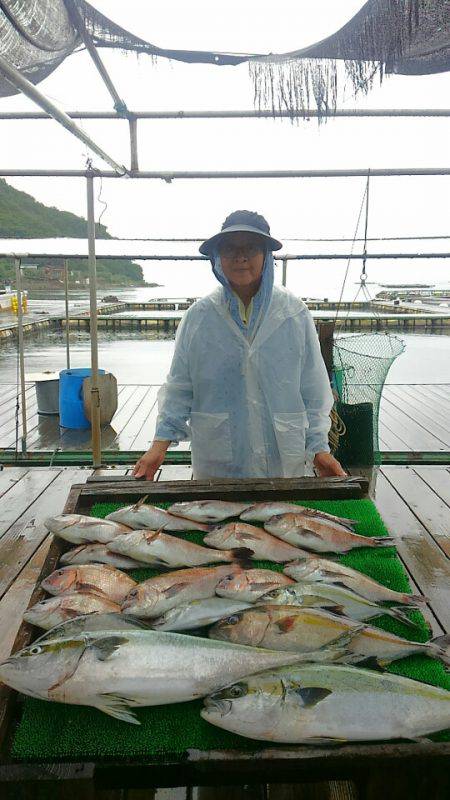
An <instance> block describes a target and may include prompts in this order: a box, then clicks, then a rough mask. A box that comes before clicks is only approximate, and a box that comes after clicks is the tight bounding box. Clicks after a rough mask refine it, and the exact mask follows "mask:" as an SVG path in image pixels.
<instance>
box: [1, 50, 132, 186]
mask: <svg viewBox="0 0 450 800" xmlns="http://www.w3.org/2000/svg"><path fill="white" fill-rule="evenodd" d="M0 73H3V75H4V76H5V77H6V79H7V80H8V81H9V83H11V84H12V85H13V86H14V87H15V88H16V89H18V90H19V91H20V92H22V94H24V95H26V96H27V97H29V98H30V100H32V101H33V102H34V103H36V104H37V105H38V106H40V107H41V108H42V109H43V110H44V111H46V112H47V113H48V114H50V116H51V117H53V119H55V120H56V121H57V122H59V123H60V125H62V126H63V127H64V128H66V130H68V131H69V132H70V133H72V134H73V135H74V136H76V137H77V139H80V140H81V141H82V142H84V144H86V145H87V146H88V147H90V149H91V150H92V151H93V152H94V153H96V154H97V155H98V156H100V158H102V159H103V161H106V163H107V164H109V165H110V167H112V168H113V170H114V174H115V175H116V176H121V175H125V174H126V172H127V170H126V168H125V167H124V166H123V164H117V163H116V162H115V161H114V160H113V159H112V158H110V156H109V155H108V154H107V153H105V151H104V150H102V149H101V147H99V146H98V145H97V144H95V142H94V141H92V139H91V138H90V137H89V136H87V134H86V133H85V132H84V131H82V130H81V128H79V127H78V125H75V123H74V122H73V121H72V120H71V118H70V117H69V116H68V115H67V114H66V113H65V112H64V111H61V110H60V109H59V108H58V107H57V106H55V104H54V103H52V101H51V100H49V99H48V97H46V96H45V95H44V94H42V92H40V91H39V89H36V87H35V86H33V84H32V83H31V81H29V80H27V78H25V77H24V76H23V75H22V74H21V73H20V72H19V70H18V69H16V68H15V67H13V65H12V64H10V63H9V61H7V60H6V58H3V56H0Z"/></svg>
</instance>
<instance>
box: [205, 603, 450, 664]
mask: <svg viewBox="0 0 450 800" xmlns="http://www.w3.org/2000/svg"><path fill="white" fill-rule="evenodd" d="M344 634H352V637H353V638H352V639H351V641H350V644H349V645H348V650H349V653H350V655H348V656H346V657H345V659H344V660H345V661H346V662H349V663H350V662H351V663H357V662H359V661H364V660H366V659H375V660H376V661H377V662H378V664H379V665H380V666H385V665H386V664H389V663H390V662H391V661H396V660H397V659H398V658H404V657H406V656H410V655H415V654H416V653H422V654H424V655H428V656H431V657H432V658H438V659H440V660H441V661H443V662H444V664H447V665H450V636H439V637H437V638H436V639H434V640H433V641H431V642H426V643H422V642H410V641H407V640H406V639H402V638H400V636H395V635H394V634H393V633H387V632H386V631H383V630H380V629H378V628H374V627H372V626H371V625H369V624H367V623H361V622H356V620H353V619H348V618H346V617H341V616H338V615H337V614H331V613H330V612H329V611H325V610H322V609H313V608H298V607H296V606H253V608H251V609H247V611H241V612H239V613H238V614H232V615H231V616H230V617H227V618H225V619H223V620H220V622H217V623H216V624H215V625H214V626H213V627H212V628H210V630H209V634H208V635H209V636H210V637H211V638H213V639H221V640H223V641H226V642H233V643H234V644H246V645H251V646H253V647H269V648H271V649H273V650H293V651H299V652H301V653H308V652H311V651H316V650H319V649H320V648H322V647H326V646H327V645H329V644H330V643H331V642H334V641H336V639H337V638H338V637H340V636H343V635H344Z"/></svg>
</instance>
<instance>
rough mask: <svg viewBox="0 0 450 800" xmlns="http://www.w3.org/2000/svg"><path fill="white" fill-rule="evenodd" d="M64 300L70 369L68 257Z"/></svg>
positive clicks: (65, 269) (65, 266) (67, 356)
mask: <svg viewBox="0 0 450 800" xmlns="http://www.w3.org/2000/svg"><path fill="white" fill-rule="evenodd" d="M64 300H65V309H66V367H67V369H70V341H69V269H68V261H67V258H65V259H64Z"/></svg>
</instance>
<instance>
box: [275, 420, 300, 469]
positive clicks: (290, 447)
mask: <svg viewBox="0 0 450 800" xmlns="http://www.w3.org/2000/svg"><path fill="white" fill-rule="evenodd" d="M273 424H274V430H275V438H276V440H277V445H278V450H279V452H280V460H281V467H282V470H283V475H282V477H283V478H296V477H301V476H302V475H304V474H305V435H306V429H307V428H308V417H307V415H306V411H298V412H295V413H288V412H284V413H278V414H274V415H273Z"/></svg>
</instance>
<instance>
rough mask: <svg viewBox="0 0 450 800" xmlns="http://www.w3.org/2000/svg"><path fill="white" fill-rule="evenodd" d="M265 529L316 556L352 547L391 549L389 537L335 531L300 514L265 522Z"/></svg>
mask: <svg viewBox="0 0 450 800" xmlns="http://www.w3.org/2000/svg"><path fill="white" fill-rule="evenodd" d="M264 528H265V529H266V531H269V533H272V534H273V535H274V536H278V537H279V538H280V539H282V540H283V541H284V542H289V543H290V544H292V545H295V546H298V547H304V548H305V549H306V550H312V551H314V552H316V553H328V552H333V553H346V552H348V551H349V550H352V549H353V548H355V547H392V537H390V536H360V535H359V534H357V533H353V532H352V531H350V530H347V529H346V528H342V529H340V528H336V527H335V526H333V525H331V524H329V523H328V521H327V520H325V519H312V518H311V517H305V516H303V515H302V514H279V515H276V516H274V517H271V519H269V520H268V521H267V522H265V523H264Z"/></svg>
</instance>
